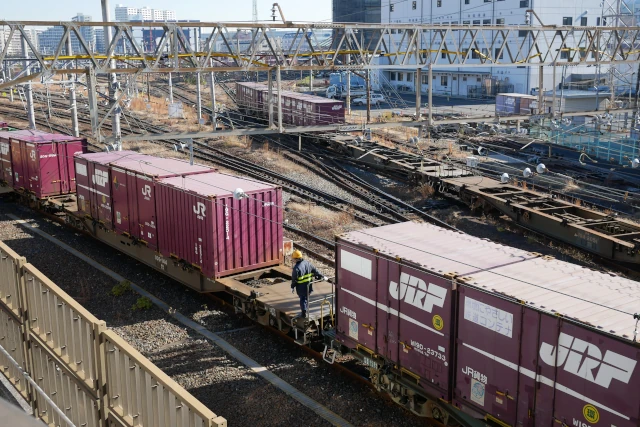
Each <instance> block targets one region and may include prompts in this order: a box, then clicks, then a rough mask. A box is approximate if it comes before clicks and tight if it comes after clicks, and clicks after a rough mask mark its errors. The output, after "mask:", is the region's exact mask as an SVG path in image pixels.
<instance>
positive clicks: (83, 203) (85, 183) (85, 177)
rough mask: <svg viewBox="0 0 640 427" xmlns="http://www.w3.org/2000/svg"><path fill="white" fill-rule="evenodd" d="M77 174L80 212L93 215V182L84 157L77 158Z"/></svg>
mask: <svg viewBox="0 0 640 427" xmlns="http://www.w3.org/2000/svg"><path fill="white" fill-rule="evenodd" d="M75 175H76V178H77V191H76V195H77V198H78V213H80V214H81V215H83V216H84V215H91V184H90V178H89V168H88V167H87V161H86V160H84V159H75Z"/></svg>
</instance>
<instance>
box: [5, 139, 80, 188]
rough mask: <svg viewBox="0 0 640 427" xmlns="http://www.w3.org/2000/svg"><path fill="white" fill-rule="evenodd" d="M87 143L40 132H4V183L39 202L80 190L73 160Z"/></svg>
mask: <svg viewBox="0 0 640 427" xmlns="http://www.w3.org/2000/svg"><path fill="white" fill-rule="evenodd" d="M86 151H87V140H86V139H82V138H75V137H73V136H68V135H60V134H52V133H46V132H41V131H38V130H19V131H6V132H0V159H1V161H2V172H1V173H2V180H3V181H4V182H6V184H7V185H8V186H10V187H13V188H15V189H16V190H20V191H24V192H26V193H28V194H31V195H33V196H34V197H35V198H37V199H44V198H47V197H54V196H59V195H63V194H70V193H74V192H75V191H76V177H75V170H74V167H73V157H74V155H76V154H81V153H84V152H86Z"/></svg>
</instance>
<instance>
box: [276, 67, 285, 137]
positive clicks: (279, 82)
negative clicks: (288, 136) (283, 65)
mask: <svg viewBox="0 0 640 427" xmlns="http://www.w3.org/2000/svg"><path fill="white" fill-rule="evenodd" d="M276 86H277V90H278V132H282V131H284V128H283V127H282V76H281V72H280V66H279V65H278V66H277V67H276Z"/></svg>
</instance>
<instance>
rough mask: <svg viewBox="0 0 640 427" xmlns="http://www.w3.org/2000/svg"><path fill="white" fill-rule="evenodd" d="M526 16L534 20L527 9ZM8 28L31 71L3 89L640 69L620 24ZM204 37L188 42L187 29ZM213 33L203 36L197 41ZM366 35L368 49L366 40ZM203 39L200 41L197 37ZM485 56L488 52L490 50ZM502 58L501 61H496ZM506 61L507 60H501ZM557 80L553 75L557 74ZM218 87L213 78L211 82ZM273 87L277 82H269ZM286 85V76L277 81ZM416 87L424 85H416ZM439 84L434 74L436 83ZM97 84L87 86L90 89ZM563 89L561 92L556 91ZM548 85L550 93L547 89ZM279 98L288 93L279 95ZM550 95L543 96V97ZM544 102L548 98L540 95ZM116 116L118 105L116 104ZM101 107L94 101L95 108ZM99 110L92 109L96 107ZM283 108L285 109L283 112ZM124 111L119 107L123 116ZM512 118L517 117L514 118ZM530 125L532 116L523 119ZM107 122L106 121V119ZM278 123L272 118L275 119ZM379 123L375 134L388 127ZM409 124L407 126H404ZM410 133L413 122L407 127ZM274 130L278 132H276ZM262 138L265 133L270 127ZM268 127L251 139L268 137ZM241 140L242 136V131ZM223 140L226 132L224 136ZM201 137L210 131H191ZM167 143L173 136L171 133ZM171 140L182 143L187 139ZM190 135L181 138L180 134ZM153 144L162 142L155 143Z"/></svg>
mask: <svg viewBox="0 0 640 427" xmlns="http://www.w3.org/2000/svg"><path fill="white" fill-rule="evenodd" d="M526 13H527V15H528V19H529V20H530V19H532V18H535V13H534V12H533V11H527V12H526ZM0 25H2V26H4V27H5V28H8V29H9V40H11V38H12V37H14V36H15V35H17V36H19V37H21V38H23V39H24V40H25V48H24V49H23V57H21V58H15V57H9V56H8V55H7V52H8V47H9V43H5V47H4V49H3V51H2V52H0V62H2V61H26V62H28V63H29V64H30V66H29V67H27V69H26V70H23V72H22V73H20V74H17V75H16V76H13V77H10V78H6V77H7V76H5V80H4V82H3V83H2V84H0V90H1V89H3V88H5V87H9V86H12V85H16V84H21V83H25V82H28V81H31V80H33V79H40V80H42V81H47V79H50V78H51V77H52V76H53V75H56V74H68V73H71V74H73V73H75V74H87V75H88V76H89V81H92V80H93V79H94V78H95V76H96V75H98V74H108V73H117V74H119V75H123V74H139V73H210V72H223V71H245V72H259V71H263V72H264V71H270V73H269V74H270V75H271V71H274V72H276V74H277V75H278V76H279V74H280V72H282V71H292V70H385V69H394V70H398V69H404V70H415V71H416V72H417V73H418V74H420V73H421V72H422V70H423V69H426V70H427V71H428V72H429V74H431V72H432V70H433V68H434V67H437V68H438V69H446V68H454V67H455V68H472V67H483V66H484V67H488V66H498V65H499V66H500V67H505V66H513V67H523V66H524V67H545V66H553V67H558V66H560V67H562V66H574V65H594V66H601V65H607V64H636V63H638V61H639V56H640V40H638V38H639V37H640V27H637V26H628V25H621V26H619V27H613V26H606V27H605V26H597V27H576V26H556V25H542V24H538V25H518V26H504V25H487V26H469V25H438V24H360V23H358V24H356V23H353V24H349V23H323V22H320V23H294V22H289V21H285V20H284V19H283V20H282V22H259V23H256V22H228V23H219V22H218V23H205V22H198V23H193V22H184V23H182V22H41V21H25V22H8V21H0ZM47 26H57V27H61V28H62V29H63V34H62V37H61V39H60V40H59V42H58V44H57V46H56V47H55V48H54V49H52V50H51V51H49V52H43V51H39V50H38V48H37V47H36V45H35V44H34V43H33V42H32V41H31V40H30V39H29V37H28V36H27V29H29V28H30V27H47ZM83 27H95V28H100V29H102V28H112V30H113V37H112V39H111V42H110V43H109V44H108V45H107V46H106V48H105V51H104V52H96V51H95V49H94V46H92V45H91V43H90V42H89V41H88V40H86V39H85V38H84V37H83V33H86V32H83V31H82V29H83ZM194 27H197V28H198V29H199V30H200V31H198V32H196V34H195V36H194V37H193V38H192V37H189V35H190V34H189V29H192V28H194ZM146 29H149V30H152V31H153V34H154V37H155V38H154V42H153V43H151V44H149V43H145V42H144V41H141V38H140V37H139V32H140V31H142V30H146ZM327 29H331V30H333V33H334V37H333V38H332V40H331V42H330V43H329V44H325V43H322V42H321V41H320V40H318V39H317V37H316V36H315V33H314V30H327ZM275 30H288V31H289V32H292V33H295V37H294V39H293V42H292V43H291V44H290V46H289V47H288V48H286V49H285V48H283V46H282V44H280V43H278V40H277V38H276V37H275V35H274V34H273V32H274V31H275ZM243 31H246V32H247V33H248V34H250V39H249V43H248V45H247V44H246V43H244V44H243V45H240V43H239V42H238V37H237V34H239V32H243ZM203 32H204V33H208V32H210V34H209V35H207V36H206V37H204V38H202V39H199V37H198V34H202V33H203ZM365 32H366V33H367V38H366V39H367V42H366V44H365V42H364V40H365V38H364V37H363V35H364V33H365ZM72 36H73V38H75V39H77V41H78V45H79V46H80V49H76V50H78V51H77V52H70V48H69V47H68V46H69V45H70V43H68V41H69V40H70V38H71V37H72ZM194 39H195V40H194ZM480 46H483V47H486V49H482V48H481V47H480ZM483 52H484V53H483ZM492 53H495V55H492ZM497 58H500V59H497ZM554 75H555V73H554ZM212 80H213V79H212ZM270 80H271V79H270ZM276 81H277V82H279V81H280V79H279V78H277V79H276ZM415 81H416V85H418V84H420V83H419V81H420V79H415ZM428 81H429V82H431V76H430V78H429V80H428ZM92 86H93V85H92V84H89V87H90V88H91V87H92ZM554 86H555V85H554ZM541 87H542V86H541ZM274 89H275V90H276V91H278V92H277V93H279V90H280V88H279V87H278V88H274ZM540 92H542V91H540ZM428 95H429V100H428V107H429V108H428V115H429V117H428V119H427V120H421V117H420V104H421V102H420V90H417V91H416V101H417V102H416V110H417V111H416V115H417V118H418V120H416V121H414V122H412V123H411V124H410V126H421V125H433V124H434V123H435V122H434V120H433V117H432V115H431V110H432V108H431V106H432V100H431V85H429V92H428ZM540 98H542V94H541V93H540ZM112 102H113V105H112V108H111V112H112V111H114V110H116V109H117V108H119V106H118V105H117V104H118V100H112ZM91 105H95V96H94V100H91V99H90V106H91ZM92 108H93V107H92ZM276 108H277V107H276ZM116 111H117V110H116ZM278 118H279V120H278V126H277V128H275V126H274V129H275V131H279V132H284V131H286V132H291V133H300V132H307V131H311V130H318V131H320V130H322V131H329V130H352V129H351V128H352V127H353V126H352V125H350V126H347V127H342V128H343V129H341V126H338V125H327V126H321V127H318V129H315V128H314V129H307V128H300V127H296V128H286V129H285V128H284V127H283V125H282V122H281V114H278ZM510 119H511V120H513V118H510ZM522 119H524V117H523V118H522ZM92 121H93V122H94V123H92V124H93V126H92V130H93V131H94V134H96V136H97V135H98V133H99V127H100V125H101V122H98V116H97V111H95V110H94V114H92ZM102 122H104V119H103V120H102ZM270 123H273V120H270ZM382 125H384V124H375V125H374V124H371V125H367V126H368V127H375V126H382ZM401 125H407V124H401ZM407 126H408V125H407ZM274 129H272V130H271V131H274ZM262 131H264V129H262ZM260 132H261V129H253V130H246V132H244V133H248V134H250V133H260ZM235 133H243V132H241V131H238V130H236V131H235ZM218 134H220V133H218ZM188 135H189V136H193V137H200V136H202V137H204V136H210V135H211V133H206V132H205V133H202V132H199V133H192V134H188ZM163 137H165V138H166V137H172V135H164V136H163ZM173 137H179V134H176V135H174V136H173ZM180 137H182V136H180ZM134 138H136V139H150V138H149V135H139V136H128V137H123V139H134ZM154 138H155V137H154Z"/></svg>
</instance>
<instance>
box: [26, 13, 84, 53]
mask: <svg viewBox="0 0 640 427" xmlns="http://www.w3.org/2000/svg"><path fill="white" fill-rule="evenodd" d="M71 20H72V21H73V22H91V21H92V19H91V16H89V15H85V14H82V13H78V14H77V15H76V16H74V17H72V18H71ZM79 31H80V35H81V36H82V38H83V40H84V41H85V43H86V45H87V47H88V48H89V50H91V51H95V50H96V31H95V29H94V28H93V27H79ZM63 35H64V28H63V27H49V28H47V29H45V30H42V31H40V32H39V34H38V46H39V47H38V48H39V50H40V52H41V53H43V54H45V55H52V54H54V53H55V52H56V49H57V48H58V44H59V43H60V40H61V39H62V36H63ZM71 49H72V50H73V52H74V53H86V49H85V47H84V46H83V44H82V43H80V40H79V39H78V37H77V36H76V34H75V33H73V32H72V33H71Z"/></svg>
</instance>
